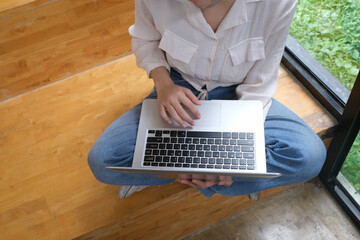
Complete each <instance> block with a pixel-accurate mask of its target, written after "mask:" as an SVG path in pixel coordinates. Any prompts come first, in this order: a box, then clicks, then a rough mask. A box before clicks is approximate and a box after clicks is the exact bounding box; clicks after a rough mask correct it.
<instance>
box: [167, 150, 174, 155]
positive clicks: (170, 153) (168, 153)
mask: <svg viewBox="0 0 360 240" xmlns="http://www.w3.org/2000/svg"><path fill="white" fill-rule="evenodd" d="M167 155H168V156H174V155H175V151H174V150H168V152H167Z"/></svg>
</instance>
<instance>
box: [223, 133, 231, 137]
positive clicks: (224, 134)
mask: <svg viewBox="0 0 360 240" xmlns="http://www.w3.org/2000/svg"><path fill="white" fill-rule="evenodd" d="M223 138H231V133H230V132H223Z"/></svg>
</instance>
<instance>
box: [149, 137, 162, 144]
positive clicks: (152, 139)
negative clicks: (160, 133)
mask: <svg viewBox="0 0 360 240" xmlns="http://www.w3.org/2000/svg"><path fill="white" fill-rule="evenodd" d="M162 141H163V138H162V137H148V138H147V142H149V143H162Z"/></svg>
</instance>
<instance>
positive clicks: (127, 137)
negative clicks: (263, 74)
mask: <svg viewBox="0 0 360 240" xmlns="http://www.w3.org/2000/svg"><path fill="white" fill-rule="evenodd" d="M170 76H171V78H172V80H173V81H174V83H175V84H177V85H180V86H183V87H186V88H189V89H190V90H192V92H193V93H194V94H195V95H198V93H199V92H198V91H197V90H196V89H194V88H193V87H192V86H191V85H190V84H189V83H188V82H186V81H185V80H184V79H183V78H182V77H181V75H180V74H179V73H177V72H175V71H172V72H171V74H170ZM235 88H236V86H235V85H234V86H230V87H219V88H216V89H214V90H212V91H210V92H209V93H208V98H209V100H210V99H229V100H231V99H233V100H236V99H237V96H236V93H235ZM156 97H157V94H156V91H155V89H154V91H153V92H152V93H151V94H150V95H149V96H148V97H147V98H156ZM140 111H141V103H140V104H139V105H137V106H135V107H133V108H132V109H130V110H129V111H128V112H126V113H125V114H123V115H122V116H120V117H119V118H118V119H117V120H116V121H115V122H113V123H112V124H111V125H110V126H109V127H108V128H107V129H106V130H105V131H104V132H103V134H102V135H101V136H100V137H99V139H98V140H97V141H96V142H95V144H94V146H93V147H92V149H91V150H90V153H89V156H88V161H89V166H90V168H91V170H92V172H93V174H94V176H95V177H96V178H97V179H98V180H99V181H100V182H103V183H106V184H112V185H144V186H150V185H165V184H170V183H172V182H173V181H174V180H173V179H164V178H159V177H157V174H150V173H121V172H116V171H110V170H106V169H105V167H106V166H122V167H129V166H131V164H132V158H133V154H134V149H135V140H136V135H137V129H138V124H139V117H140ZM265 145H266V162H267V171H268V172H278V173H281V174H282V176H281V177H278V178H274V179H270V180H264V181H259V182H241V181H237V179H236V177H233V180H234V183H233V184H232V185H231V186H230V187H226V186H220V185H214V186H212V187H210V188H207V189H200V188H199V190H200V191H201V192H202V193H203V194H204V195H205V196H207V197H211V196H212V195H213V194H214V193H219V194H221V195H223V196H239V195H245V194H249V193H253V192H258V191H262V190H265V189H269V188H273V187H277V186H286V185H291V184H296V183H301V182H304V181H307V180H309V179H311V178H313V177H315V176H317V175H318V173H319V172H320V170H321V168H322V166H323V163H324V161H325V157H326V149H325V147H324V144H323V142H322V141H321V139H320V138H319V137H318V136H317V135H316V134H315V132H314V131H313V130H312V129H311V128H310V127H309V126H308V125H307V124H306V123H305V122H304V121H303V120H302V119H301V118H299V117H298V116H297V115H296V114H294V113H293V112H292V111H291V110H289V109H288V108H286V107H285V106H284V105H282V104H281V103H279V102H278V101H276V100H275V99H273V103H272V105H271V108H270V110H269V112H268V115H267V117H266V120H265Z"/></svg>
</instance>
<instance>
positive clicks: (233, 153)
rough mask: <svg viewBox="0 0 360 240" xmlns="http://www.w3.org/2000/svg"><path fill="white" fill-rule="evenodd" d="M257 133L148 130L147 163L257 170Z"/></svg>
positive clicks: (158, 165)
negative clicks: (255, 134) (255, 156)
mask: <svg viewBox="0 0 360 240" xmlns="http://www.w3.org/2000/svg"><path fill="white" fill-rule="evenodd" d="M254 139H255V136H254V133H253V132H203V131H183V130H179V131H169V130H158V129H157V130H148V137H147V142H146V149H145V156H144V161H143V166H156V167H171V168H209V169H240V170H255V158H254V155H255V152H254V150H255V149H254V148H255V147H254Z"/></svg>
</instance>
